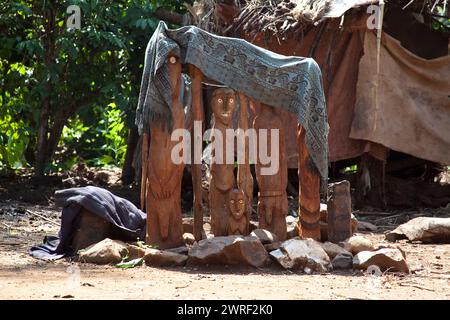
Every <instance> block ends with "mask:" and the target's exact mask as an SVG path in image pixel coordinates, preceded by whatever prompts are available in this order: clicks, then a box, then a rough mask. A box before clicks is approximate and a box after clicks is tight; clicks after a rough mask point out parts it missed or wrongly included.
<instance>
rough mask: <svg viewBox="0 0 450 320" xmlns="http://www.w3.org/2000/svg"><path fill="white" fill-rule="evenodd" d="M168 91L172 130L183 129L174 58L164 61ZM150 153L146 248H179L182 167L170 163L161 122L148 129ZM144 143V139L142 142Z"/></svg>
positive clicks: (168, 143)
mask: <svg viewBox="0 0 450 320" xmlns="http://www.w3.org/2000/svg"><path fill="white" fill-rule="evenodd" d="M168 62H169V63H168V68H169V75H170V84H171V88H172V106H171V112H172V119H173V128H172V130H175V129H181V128H184V127H185V120H184V119H185V115H184V108H183V106H182V104H181V102H180V100H179V94H180V82H181V63H180V61H179V59H178V58H177V57H174V56H170V57H169V59H168ZM150 133H151V134H150V137H151V142H150V150H149V154H148V158H147V161H146V162H147V179H146V180H147V187H146V200H147V203H146V208H147V239H146V242H147V244H150V245H155V246H157V247H158V248H161V249H166V248H173V247H178V246H181V245H183V225H182V216H181V179H182V175H183V169H184V164H175V163H174V162H173V161H172V158H171V153H172V148H173V147H174V146H175V145H176V144H178V142H177V141H171V139H170V137H171V132H169V131H168V130H167V126H164V124H163V123H162V122H161V121H155V122H153V123H152V124H151V128H150ZM144 140H145V139H144Z"/></svg>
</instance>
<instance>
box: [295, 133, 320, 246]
mask: <svg viewBox="0 0 450 320" xmlns="http://www.w3.org/2000/svg"><path fill="white" fill-rule="evenodd" d="M305 134H306V131H305V129H304V128H303V127H302V126H300V125H299V126H298V134H297V142H298V150H299V151H298V152H299V154H298V179H299V197H298V198H299V216H300V222H299V230H300V236H301V237H302V238H312V239H314V240H318V241H320V226H319V219H320V177H319V175H318V173H317V170H316V169H315V168H314V167H313V164H312V163H311V162H310V161H311V160H310V159H309V154H308V150H307V148H306V144H305Z"/></svg>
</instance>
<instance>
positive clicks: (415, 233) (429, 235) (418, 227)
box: [386, 217, 450, 243]
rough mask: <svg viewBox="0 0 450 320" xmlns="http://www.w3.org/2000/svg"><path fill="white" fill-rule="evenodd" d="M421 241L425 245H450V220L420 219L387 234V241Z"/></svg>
mask: <svg viewBox="0 0 450 320" xmlns="http://www.w3.org/2000/svg"><path fill="white" fill-rule="evenodd" d="M401 239H408V240H409V241H421V242H423V243H450V218H432V217H419V218H415V219H412V220H410V221H408V222H406V223H404V224H402V225H400V226H398V227H397V228H396V229H395V230H393V231H391V232H389V233H387V234H386V240H388V241H392V242H394V241H397V240H401Z"/></svg>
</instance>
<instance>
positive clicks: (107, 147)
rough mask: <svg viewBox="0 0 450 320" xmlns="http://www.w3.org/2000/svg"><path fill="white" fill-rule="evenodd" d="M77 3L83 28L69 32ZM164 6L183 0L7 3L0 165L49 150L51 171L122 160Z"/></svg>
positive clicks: (0, 23) (178, 5) (0, 63)
mask: <svg viewBox="0 0 450 320" xmlns="http://www.w3.org/2000/svg"><path fill="white" fill-rule="evenodd" d="M73 4H74V5H78V6H79V7H80V9H81V28H80V29H79V30H75V29H67V28H66V20H67V18H68V17H69V14H67V13H66V9H67V7H68V6H69V5H73ZM158 6H165V7H167V8H169V9H171V10H177V11H180V10H182V1H149V0H117V1H116V0H115V1H112V0H103V1H100V0H65V1H49V0H36V1H11V0H4V1H2V2H0V31H1V32H0V86H1V92H0V167H8V168H19V167H23V166H26V165H28V164H32V163H34V162H35V161H36V159H35V157H34V155H35V154H36V153H37V154H39V153H40V152H42V153H45V162H46V168H47V171H54V170H66V169H67V168H69V167H70V165H71V164H73V163H75V162H76V161H78V160H84V161H86V162H88V163H89V164H91V165H98V166H106V165H121V164H122V162H123V159H124V155H125V151H126V137H127V132H128V128H129V127H131V126H132V125H134V124H133V122H134V109H135V107H136V104H137V97H138V93H139V87H140V80H141V75H142V68H143V61H144V51H145V48H146V45H147V42H148V40H149V38H150V37H151V35H152V33H153V31H154V28H155V27H156V25H157V22H158V21H157V20H155V19H154V18H152V13H153V11H154V10H155V9H156V8H157V7H158ZM46 108H48V112H47V113H48V114H47V113H46V111H45V110H46ZM42 123H43V124H46V123H48V128H45V126H44V127H41V129H43V130H45V135H44V136H43V139H45V141H44V143H43V144H42V143H41V144H42V145H43V146H44V147H42V146H40V144H39V142H40V140H39V137H38V132H39V128H40V124H42ZM53 136H55V137H56V139H53ZM60 136H61V139H59V138H60ZM41 139H42V137H41ZM52 143H53V145H52ZM40 148H43V149H42V150H41V149H40Z"/></svg>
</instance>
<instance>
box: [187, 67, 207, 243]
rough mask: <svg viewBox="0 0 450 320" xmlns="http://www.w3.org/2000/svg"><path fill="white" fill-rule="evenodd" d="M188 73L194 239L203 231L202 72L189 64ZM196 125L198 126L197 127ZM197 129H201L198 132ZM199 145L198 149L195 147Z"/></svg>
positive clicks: (199, 238)
mask: <svg viewBox="0 0 450 320" xmlns="http://www.w3.org/2000/svg"><path fill="white" fill-rule="evenodd" d="M189 75H190V77H191V81H192V85H191V87H192V121H193V125H192V133H193V134H191V136H192V149H191V150H192V160H193V161H192V165H191V167H192V186H193V189H194V205H193V207H194V237H195V240H197V241H200V240H201V239H202V233H203V232H202V231H203V206H202V192H203V191H202V164H201V158H202V148H201V146H202V141H203V120H204V111H203V97H202V79H203V74H202V72H201V71H200V69H198V68H197V67H195V66H194V65H189ZM196 124H197V126H199V127H200V128H197V130H195V128H196ZM198 129H201V131H200V132H198ZM198 146H200V150H197V147H198Z"/></svg>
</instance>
